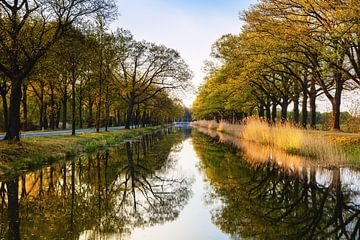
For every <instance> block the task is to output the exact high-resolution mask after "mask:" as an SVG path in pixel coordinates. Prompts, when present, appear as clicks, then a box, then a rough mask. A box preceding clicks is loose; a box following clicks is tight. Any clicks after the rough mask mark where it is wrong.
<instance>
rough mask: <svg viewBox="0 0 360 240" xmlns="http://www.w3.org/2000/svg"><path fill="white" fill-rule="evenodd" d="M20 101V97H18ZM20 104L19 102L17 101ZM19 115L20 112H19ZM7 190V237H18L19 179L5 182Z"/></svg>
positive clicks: (12, 238) (13, 239)
mask: <svg viewBox="0 0 360 240" xmlns="http://www.w3.org/2000/svg"><path fill="white" fill-rule="evenodd" d="M20 101H21V99H20ZM19 105H20V103H19ZM19 115H20V114H19ZM6 187H7V191H8V223H9V231H8V239H9V240H19V239H20V218H19V180H18V178H15V179H14V180H10V181H8V182H6Z"/></svg>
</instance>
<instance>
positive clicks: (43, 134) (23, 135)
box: [0, 126, 125, 139]
mask: <svg viewBox="0 0 360 240" xmlns="http://www.w3.org/2000/svg"><path fill="white" fill-rule="evenodd" d="M123 128H125V127H124V126H120V127H108V130H119V129H123ZM100 130H101V131H105V128H100ZM75 132H76V133H84V132H96V129H95V128H84V129H76V130H75ZM61 134H71V130H60V131H46V132H33V133H21V138H28V137H46V136H54V135H61ZM4 137H5V134H0V139H3V138H4Z"/></svg>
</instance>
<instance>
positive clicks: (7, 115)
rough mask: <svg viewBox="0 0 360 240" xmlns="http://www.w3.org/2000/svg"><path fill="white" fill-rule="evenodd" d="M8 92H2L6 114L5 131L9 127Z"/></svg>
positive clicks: (4, 112) (4, 113)
mask: <svg viewBox="0 0 360 240" xmlns="http://www.w3.org/2000/svg"><path fill="white" fill-rule="evenodd" d="M6 95H7V94H6V92H1V98H2V105H3V115H4V131H5V132H6V131H7V130H8V129H9V109H8V104H7V98H6Z"/></svg>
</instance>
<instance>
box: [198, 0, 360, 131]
mask: <svg viewBox="0 0 360 240" xmlns="http://www.w3.org/2000/svg"><path fill="white" fill-rule="evenodd" d="M359 11H360V2H359V1H357V0H344V1H338V0H331V1H315V0H306V1H302V0H293V1H289V0H261V1H259V3H258V4H256V5H254V6H252V7H251V8H250V9H249V10H247V11H245V12H243V13H242V14H241V20H243V21H244V26H243V29H242V32H241V33H240V34H238V35H231V34H228V35H224V36H223V37H222V38H221V39H219V40H218V41H217V42H216V43H215V44H214V46H213V52H212V56H213V57H215V58H216V59H217V61H216V63H212V64H208V65H207V68H208V76H207V78H206V82H205V84H204V85H203V86H202V87H201V88H200V91H199V94H198V96H197V99H196V101H195V102H194V104H193V113H194V117H195V118H197V119H213V118H216V119H241V118H242V117H244V116H246V115H250V114H254V113H255V112H256V114H258V116H259V117H261V118H265V119H266V120H267V121H269V122H275V121H276V119H277V114H276V112H277V107H280V108H281V113H280V116H279V117H278V118H280V119H281V122H285V121H288V120H289V119H288V108H289V106H293V116H292V121H293V122H294V123H295V124H296V125H299V126H301V125H302V126H303V127H306V126H307V124H308V123H310V127H311V128H316V104H317V99H318V97H319V96H320V95H324V96H325V97H326V98H327V99H328V101H329V102H330V104H331V106H332V117H331V118H332V123H331V127H332V128H333V129H340V113H341V112H340V107H341V100H342V96H343V93H344V91H348V94H349V95H350V96H351V94H352V92H351V91H354V90H356V89H359V88H360V58H359V56H360V16H359V14H358V13H359ZM308 112H309V115H310V116H309V122H308Z"/></svg>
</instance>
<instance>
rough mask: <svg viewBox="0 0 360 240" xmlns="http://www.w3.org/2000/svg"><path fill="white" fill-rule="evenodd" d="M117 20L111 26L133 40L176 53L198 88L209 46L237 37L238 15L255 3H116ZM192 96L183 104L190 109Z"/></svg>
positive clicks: (220, 0)
mask: <svg viewBox="0 0 360 240" xmlns="http://www.w3.org/2000/svg"><path fill="white" fill-rule="evenodd" d="M117 2H118V7H119V12H120V16H119V18H118V19H117V20H116V21H115V22H113V23H112V25H111V28H112V29H116V28H117V27H120V28H124V29H127V30H130V31H131V32H132V34H133V35H134V37H135V39H137V40H146V41H149V42H154V43H157V44H163V45H165V46H167V47H169V48H173V49H176V50H177V51H178V52H179V53H180V55H181V56H182V58H183V59H184V60H185V61H186V63H187V64H188V65H189V67H190V69H191V71H192V72H193V74H194V78H193V80H192V82H193V85H194V86H195V87H198V86H199V85H200V84H201V83H202V81H203V78H204V73H203V70H202V67H203V65H204V61H205V60H208V59H210V52H211V46H212V44H213V43H214V42H215V41H216V40H217V39H219V38H220V37H221V36H222V35H223V34H227V33H239V32H240V31H241V25H242V23H241V21H240V20H239V13H240V12H241V11H243V10H245V9H247V8H248V7H249V6H250V5H251V4H254V3H255V2H256V0H117ZM195 95H196V93H195V92H193V93H188V94H187V96H185V97H184V99H183V102H184V104H185V105H186V106H190V105H191V103H192V102H193V100H194V99H195Z"/></svg>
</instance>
